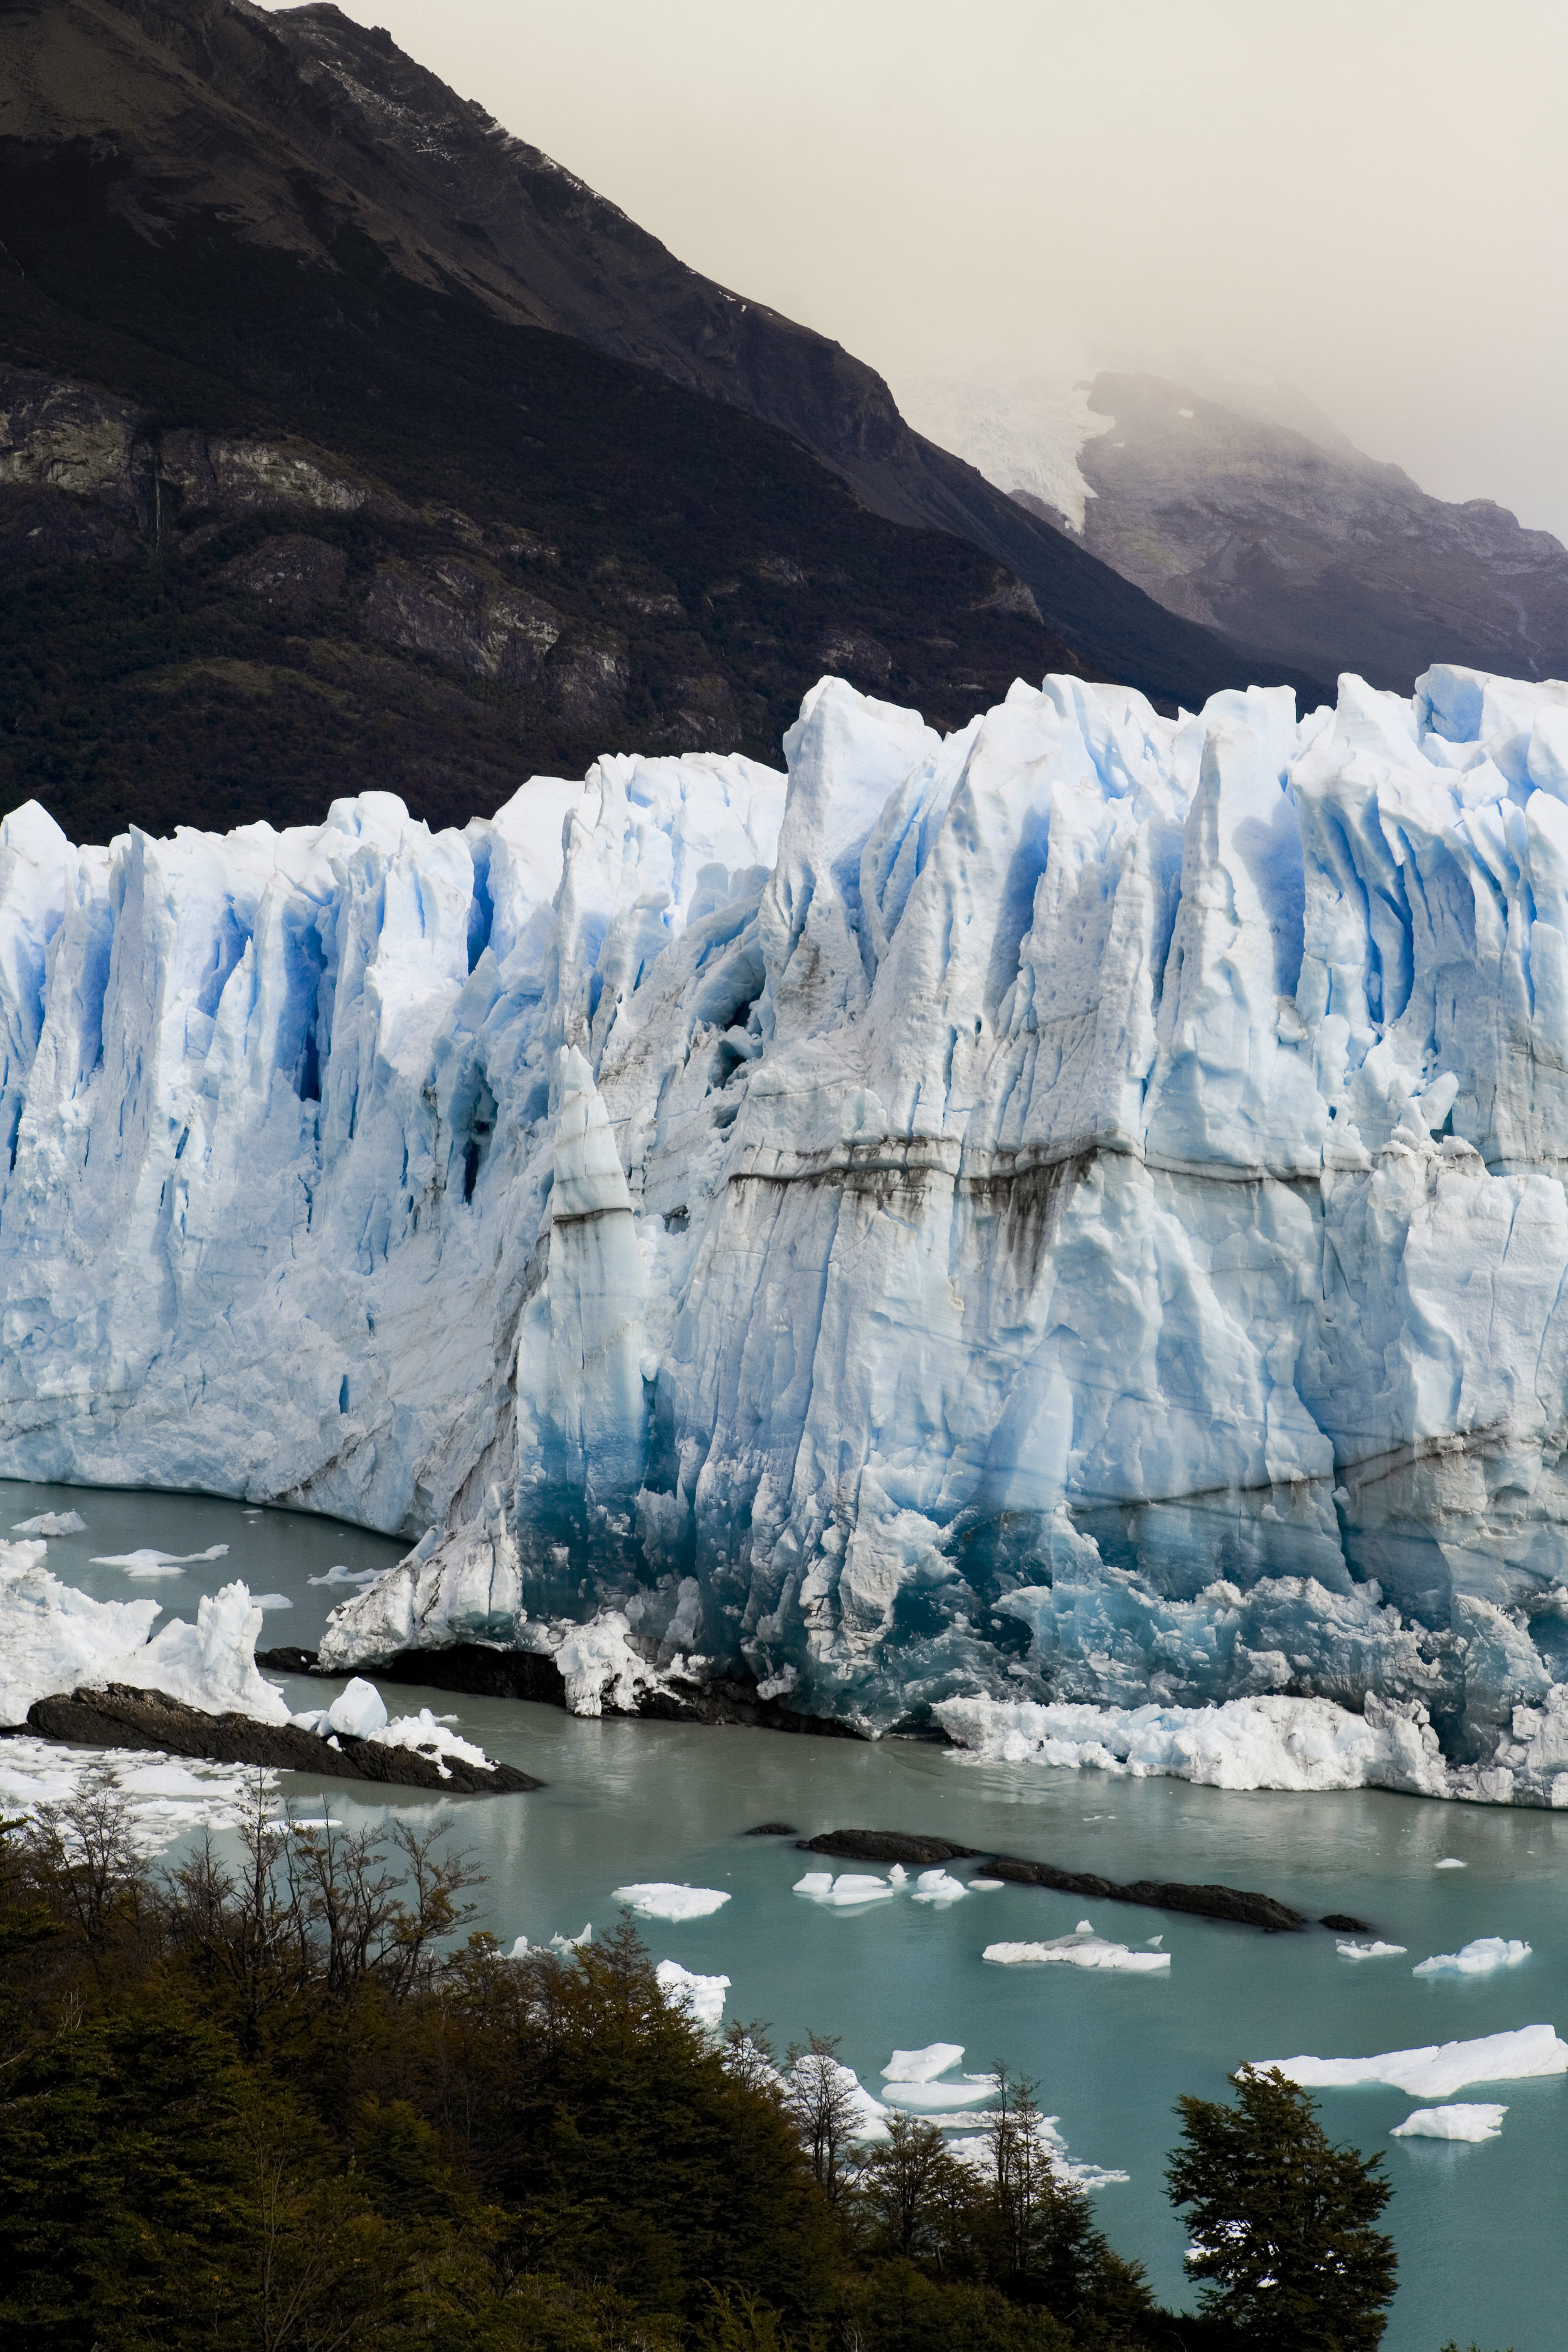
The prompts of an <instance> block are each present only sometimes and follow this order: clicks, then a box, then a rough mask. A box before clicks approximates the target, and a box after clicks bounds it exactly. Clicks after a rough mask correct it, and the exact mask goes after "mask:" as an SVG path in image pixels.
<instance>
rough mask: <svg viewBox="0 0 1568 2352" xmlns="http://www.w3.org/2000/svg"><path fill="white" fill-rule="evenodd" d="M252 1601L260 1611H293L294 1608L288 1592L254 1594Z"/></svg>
mask: <svg viewBox="0 0 1568 2352" xmlns="http://www.w3.org/2000/svg"><path fill="white" fill-rule="evenodd" d="M251 1600H252V1601H253V1603H254V1604H255V1606H256V1607H257V1608H258V1609H292V1607H293V1606H294V1603H293V1602H292V1601H290V1600H289V1595H288V1594H287V1593H286V1592H254V1593H252V1594H251Z"/></svg>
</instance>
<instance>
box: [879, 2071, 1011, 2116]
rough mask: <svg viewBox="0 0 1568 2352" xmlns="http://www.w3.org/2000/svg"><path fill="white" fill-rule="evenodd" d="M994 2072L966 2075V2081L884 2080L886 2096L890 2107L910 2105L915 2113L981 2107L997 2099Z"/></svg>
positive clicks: (883, 2091)
mask: <svg viewBox="0 0 1568 2352" xmlns="http://www.w3.org/2000/svg"><path fill="white" fill-rule="evenodd" d="M997 2089H998V2084H997V2081H996V2077H995V2075H994V2074H966V2075H965V2076H964V2078H963V2082H962V2083H884V2084H883V2085H882V2096H883V2098H884V2099H886V2100H887V2102H888V2104H889V2106H894V2107H906V2108H908V2109H909V2111H910V2114H911V2115H917V2116H934V2115H941V2114H942V2113H943V2112H944V2111H945V2110H949V2109H952V2108H954V2107H977V2106H979V2105H981V2104H982V2102H983V2101H984V2100H986V2099H994V2097H995V2095H996V2092H997Z"/></svg>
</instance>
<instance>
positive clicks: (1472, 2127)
mask: <svg viewBox="0 0 1568 2352" xmlns="http://www.w3.org/2000/svg"><path fill="white" fill-rule="evenodd" d="M1507 2113H1508V2109H1507V2108H1506V2107H1498V2106H1492V2105H1489V2104H1485V2103H1483V2104H1478V2105H1471V2106H1466V2105H1454V2106H1449V2107H1417V2108H1416V2110H1415V2114H1414V2115H1413V2116H1405V2121H1404V2122H1403V2123H1402V2124H1395V2125H1394V2129H1393V2130H1392V2131H1391V2132H1390V2133H1389V2135H1388V2137H1389V2138H1390V2139H1468V2140H1488V2139H1497V2138H1499V2137H1500V2136H1501V2132H1502V2119H1503V2117H1504V2116H1506V2115H1507Z"/></svg>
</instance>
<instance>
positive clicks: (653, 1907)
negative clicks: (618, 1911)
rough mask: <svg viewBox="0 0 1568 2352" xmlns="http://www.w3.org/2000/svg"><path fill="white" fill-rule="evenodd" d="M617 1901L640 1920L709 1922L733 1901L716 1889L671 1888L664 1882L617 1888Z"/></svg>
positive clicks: (657, 1880)
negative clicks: (717, 1912) (696, 1920)
mask: <svg viewBox="0 0 1568 2352" xmlns="http://www.w3.org/2000/svg"><path fill="white" fill-rule="evenodd" d="M615 1893H616V1902H617V1903H624V1904H626V1907H627V1908H628V1910H632V1911H635V1912H636V1913H637V1916H638V1918H639V1919H706V1918H707V1916H708V1915H709V1913H710V1912H711V1911H717V1910H718V1909H719V1908H720V1906H721V1905H722V1904H725V1903H728V1901H729V1900H730V1898H729V1896H728V1895H721V1893H720V1891H719V1889H718V1888H717V1887H716V1886H672V1885H669V1884H668V1882H666V1881H664V1880H662V1879H655V1880H649V1881H648V1882H647V1884H646V1885H637V1886H617V1887H616V1891H615Z"/></svg>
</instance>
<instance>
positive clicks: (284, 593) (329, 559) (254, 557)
mask: <svg viewBox="0 0 1568 2352" xmlns="http://www.w3.org/2000/svg"><path fill="white" fill-rule="evenodd" d="M348 563H349V560H348V557H347V556H346V555H345V554H344V553H343V551H342V548H341V547H331V546H330V545H329V544H328V542H327V541H325V540H324V539H310V538H307V537H306V536H305V535H304V534H303V533H300V532H294V531H286V532H279V534H278V535H277V537H275V538H271V539H264V540H263V541H262V542H261V545H260V546H259V547H253V548H251V549H249V550H248V551H247V553H246V554H244V555H237V556H236V557H235V558H234V559H233V561H232V562H229V563H226V564H225V565H224V566H223V568H222V570H221V571H220V572H219V573H218V577H219V579H220V580H228V581H232V582H233V583H234V585H235V586H236V587H237V588H243V589H245V590H246V592H247V593H248V594H249V595H252V596H258V597H260V598H261V599H262V600H263V601H264V602H265V603H267V604H278V605H280V606H281V607H282V609H283V610H284V611H285V612H286V613H288V614H289V616H290V617H291V618H293V619H296V620H301V621H304V620H309V619H310V617H311V616H312V615H313V614H316V613H319V612H320V611H321V606H322V605H323V604H331V600H332V598H333V597H334V596H336V595H338V594H339V593H341V592H342V584H343V580H344V578H345V576H346V574H347V572H348Z"/></svg>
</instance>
